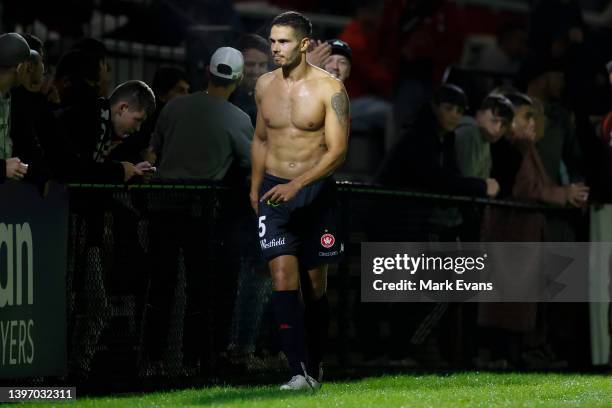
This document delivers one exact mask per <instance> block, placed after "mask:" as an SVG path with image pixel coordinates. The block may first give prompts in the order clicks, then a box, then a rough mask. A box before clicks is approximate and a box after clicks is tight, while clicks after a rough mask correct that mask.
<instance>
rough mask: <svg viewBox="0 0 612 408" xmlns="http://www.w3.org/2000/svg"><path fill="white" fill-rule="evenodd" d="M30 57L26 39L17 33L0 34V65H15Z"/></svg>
mask: <svg viewBox="0 0 612 408" xmlns="http://www.w3.org/2000/svg"><path fill="white" fill-rule="evenodd" d="M28 58H30V47H29V46H28V43H27V41H26V40H25V39H24V38H23V37H22V36H20V35H19V34H17V33H6V34H2V35H0V67H3V68H8V67H15V66H17V65H19V64H20V63H22V62H23V61H25V60H27V59H28Z"/></svg>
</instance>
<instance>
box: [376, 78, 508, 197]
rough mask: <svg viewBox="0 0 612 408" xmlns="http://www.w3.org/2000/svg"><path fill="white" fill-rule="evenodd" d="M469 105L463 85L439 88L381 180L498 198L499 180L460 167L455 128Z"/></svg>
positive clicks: (385, 166)
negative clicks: (472, 174)
mask: <svg viewBox="0 0 612 408" xmlns="http://www.w3.org/2000/svg"><path fill="white" fill-rule="evenodd" d="M466 106H467V98H466V96H465V93H464V92H463V90H461V88H459V87H457V86H455V85H451V84H444V85H442V86H441V87H440V88H438V89H437V90H436V92H435V93H434V96H433V99H432V101H431V103H430V104H428V105H426V106H424V107H423V108H422V110H421V112H420V114H419V116H418V117H417V119H416V121H415V122H414V124H413V125H412V126H410V127H409V128H407V129H406V131H405V133H404V135H403V137H402V138H401V139H400V141H399V142H398V143H397V144H396V145H395V147H394V148H393V149H392V150H391V153H390V154H389V156H388V157H387V158H386V159H385V162H384V163H383V165H382V168H381V170H380V171H379V174H378V177H377V180H378V182H379V183H380V184H383V185H387V186H393V187H405V188H411V189H416V190H421V191H429V192H434V193H441V194H451V195H466V196H481V197H486V196H488V197H495V196H496V195H497V193H498V192H499V184H498V183H497V181H495V180H494V179H491V178H489V179H480V178H474V177H463V176H461V173H460V171H459V168H458V167H457V162H456V159H455V129H456V128H457V125H458V124H459V120H460V119H461V117H462V115H463V112H464V110H465V108H466Z"/></svg>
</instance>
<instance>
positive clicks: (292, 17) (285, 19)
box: [270, 11, 312, 38]
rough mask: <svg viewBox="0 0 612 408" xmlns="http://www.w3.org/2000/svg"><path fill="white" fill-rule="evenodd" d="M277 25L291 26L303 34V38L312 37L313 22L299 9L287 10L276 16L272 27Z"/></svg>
mask: <svg viewBox="0 0 612 408" xmlns="http://www.w3.org/2000/svg"><path fill="white" fill-rule="evenodd" d="M275 25H278V26H288V27H291V28H293V29H294V30H295V32H296V33H299V34H301V37H302V38H304V37H308V38H310V37H312V23H311V22H310V20H309V19H307V18H306V17H304V16H303V15H302V14H300V13H298V12H297V11H286V12H284V13H281V14H279V15H278V16H276V17H274V20H272V24H270V27H272V26H275Z"/></svg>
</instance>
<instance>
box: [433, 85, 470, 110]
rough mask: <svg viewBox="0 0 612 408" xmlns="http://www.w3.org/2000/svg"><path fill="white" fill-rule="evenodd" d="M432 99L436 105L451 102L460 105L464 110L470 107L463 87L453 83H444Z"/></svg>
mask: <svg viewBox="0 0 612 408" xmlns="http://www.w3.org/2000/svg"><path fill="white" fill-rule="evenodd" d="M432 101H433V103H434V104H435V105H440V104H442V103H450V104H451V105H456V106H460V107H461V108H462V109H463V110H467V108H468V99H467V96H466V95H465V92H464V91H463V89H461V88H459V87H458V86H457V85H453V84H442V85H440V87H439V88H438V89H436V90H435V92H434V94H433V98H432Z"/></svg>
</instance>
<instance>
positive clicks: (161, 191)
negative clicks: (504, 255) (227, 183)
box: [67, 183, 589, 379]
mask: <svg viewBox="0 0 612 408" xmlns="http://www.w3.org/2000/svg"><path fill="white" fill-rule="evenodd" d="M338 187H339V191H340V193H341V194H340V197H341V200H342V205H343V222H344V231H345V234H346V238H347V239H346V242H347V246H346V257H345V259H344V261H342V262H341V263H340V264H339V265H338V266H337V267H335V268H333V269H332V270H331V271H330V275H329V284H328V288H329V290H328V296H329V299H330V303H331V310H332V324H331V326H330V346H329V349H328V353H327V356H326V360H327V361H329V363H330V364H331V365H332V366H336V367H337V368H340V369H349V368H356V367H371V366H375V367H385V368H391V367H394V366H403V367H412V368H414V367H420V368H424V369H434V368H469V367H473V366H474V365H473V361H474V358H475V356H476V344H477V342H478V336H479V330H478V328H477V327H476V323H475V321H476V308H477V306H476V305H467V304H464V305H462V304H445V305H441V304H430V305H421V304H366V303H361V302H360V289H359V288H360V283H359V282H360V281H359V278H360V243H361V242H366V241H418V242H426V241H457V240H461V241H478V240H480V239H481V238H483V237H485V235H487V234H488V236H495V231H494V229H495V225H486V224H487V222H489V221H488V220H489V219H490V216H489V215H490V214H492V213H495V214H497V219H499V218H500V216H501V218H503V219H513V220H520V215H521V214H522V215H525V214H531V215H534V214H538V215H540V216H542V217H543V218H542V219H545V220H550V221H551V222H553V223H554V224H555V225H559V224H562V225H563V226H564V227H565V228H562V229H560V231H562V232H561V233H560V234H561V235H559V236H557V239H558V240H574V239H581V236H580V234H581V232H580V231H583V230H584V228H581V226H582V225H584V224H586V220H585V218H584V216H583V215H582V214H581V213H580V212H577V211H569V210H565V209H558V208H550V207H546V206H543V205H538V204H528V203H517V202H504V201H498V200H486V199H479V198H469V197H450V196H444V195H436V194H426V193H418V192H409V191H397V190H387V189H381V188H377V187H372V186H366V185H358V184H349V183H338ZM527 219H533V217H531V218H527ZM543 227H544V228H546V226H545V225H543ZM504 228H507V225H505V226H504ZM516 228H517V229H518V230H519V231H520V230H521V228H523V226H522V225H517V226H516ZM557 230H558V229H557ZM256 231H257V229H256V219H255V216H254V214H253V212H252V211H251V209H250V207H249V201H248V194H247V191H246V190H244V191H243V190H240V189H230V188H227V187H223V186H220V185H211V184H201V185H164V184H155V185H133V186H130V187H129V188H126V187H125V186H114V185H92V184H80V185H72V186H71V188H70V226H69V245H68V248H69V253H68V274H67V279H68V284H67V292H68V293H67V304H68V339H69V345H68V355H69V365H68V367H69V376H70V377H71V378H72V377H76V378H81V379H84V378H90V379H95V378H99V377H103V378H107V379H108V378H123V379H138V378H149V377H164V378H167V377H180V376H186V375H187V376H189V375H191V376H203V377H209V376H219V375H221V376H222V375H224V374H228V375H229V374H231V373H242V374H244V373H247V372H269V371H273V370H276V369H283V368H284V367H285V364H286V363H285V361H284V359H283V357H282V354H280V353H279V347H278V345H277V343H276V334H275V332H274V329H273V324H272V316H271V311H270V310H269V309H270V308H269V299H270V294H271V291H272V286H271V281H270V278H269V276H268V273H267V267H266V265H265V262H264V261H263V260H262V259H261V256H260V255H259V252H258V242H257V238H256V237H257V235H256ZM483 234H485V235H483ZM519 235H520V234H519ZM510 237H511V239H508V240H514V239H515V238H516V237H515V236H514V235H512V234H511V235H510ZM555 307H556V306H555ZM582 309H585V310H582ZM564 313H570V315H574V316H575V317H576V318H574V319H567V320H566V322H573V323H571V324H570V323H560V324H561V325H562V326H563V324H565V326H563V327H556V330H557V331H558V333H560V334H558V337H557V338H556V339H553V340H554V341H557V344H556V347H557V350H558V351H559V353H560V355H561V356H562V357H563V358H565V359H566V360H568V361H570V363H571V366H573V367H583V366H586V365H588V364H589V363H588V348H589V347H588V334H584V335H582V336H581V335H578V336H577V335H576V333H580V332H581V330H583V329H584V327H582V325H583V324H584V321H586V320H588V319H587V316H586V313H587V312H586V308H581V307H576V308H572V310H571V311H569V312H568V311H565V312H564ZM576 322H578V323H576ZM557 323H558V322H557ZM576 324H578V325H580V327H579V328H577V327H575V325H576ZM586 324H587V325H588V323H586ZM417 332H418V333H419V336H417V337H415V333H417ZM567 333H571V335H570V336H569V338H568V336H567ZM583 333H588V328H587V329H586V330H584V332H583Z"/></svg>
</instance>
